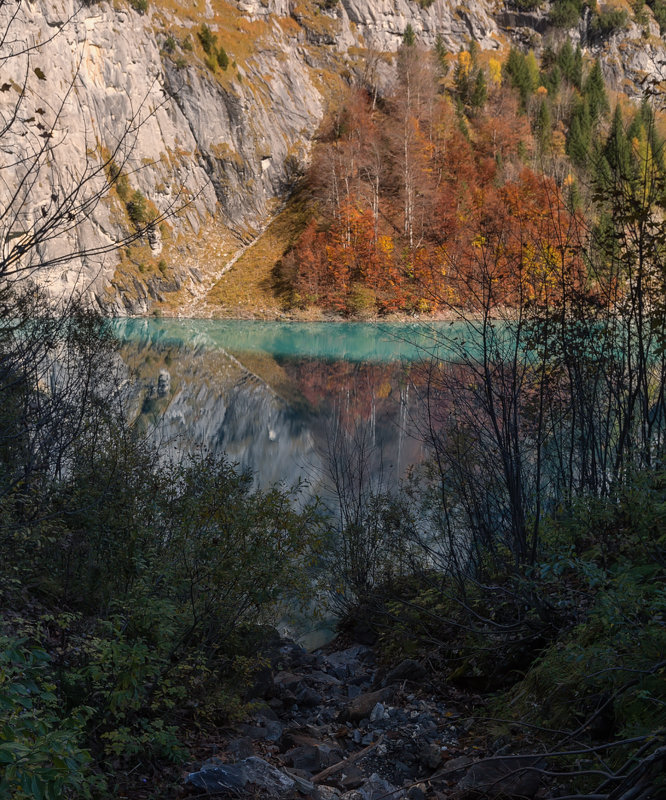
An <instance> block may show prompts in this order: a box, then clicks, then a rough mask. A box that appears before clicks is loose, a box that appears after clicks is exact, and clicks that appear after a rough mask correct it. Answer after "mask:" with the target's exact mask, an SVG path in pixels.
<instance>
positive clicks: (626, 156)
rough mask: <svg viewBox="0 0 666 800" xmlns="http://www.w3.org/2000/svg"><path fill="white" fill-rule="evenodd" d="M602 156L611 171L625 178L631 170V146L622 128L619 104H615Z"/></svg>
mask: <svg viewBox="0 0 666 800" xmlns="http://www.w3.org/2000/svg"><path fill="white" fill-rule="evenodd" d="M603 155H604V158H605V160H606V162H607V163H608V166H609V168H610V170H611V172H613V173H616V174H617V175H618V176H620V177H622V178H623V179H626V178H627V177H628V176H629V175H630V171H631V148H630V146H629V139H628V138H627V134H626V133H625V130H624V121H623V119H622V109H621V108H620V106H619V105H616V106H615V112H614V114H613V121H612V123H611V129H610V132H609V134H608V138H607V139H606V144H605V146H604V151H603Z"/></svg>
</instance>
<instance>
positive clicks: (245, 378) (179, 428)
mask: <svg viewBox="0 0 666 800" xmlns="http://www.w3.org/2000/svg"><path fill="white" fill-rule="evenodd" d="M151 355H152V356H153V357H154V355H155V353H154V351H153V352H152V353H151V351H148V352H147V353H146V354H145V355H144V357H143V358H141V359H140V361H139V363H138V367H137V369H138V372H139V381H140V382H141V383H142V384H143V393H144V394H145V395H146V398H145V399H144V401H143V405H142V408H141V411H140V412H139V417H140V418H142V419H143V421H144V422H145V423H147V424H149V425H150V426H151V427H152V428H153V437H154V439H155V440H156V441H157V442H158V444H159V445H160V447H161V448H162V449H163V453H164V454H165V456H173V457H178V456H179V455H180V454H181V453H183V452H192V451H194V450H198V449H208V450H210V451H212V452H214V453H216V454H222V453H226V454H227V455H228V457H229V459H230V460H231V461H233V462H236V463H237V464H238V466H239V467H240V468H241V469H249V470H251V471H252V472H254V473H255V483H256V485H257V486H262V487H266V486H270V485H271V484H273V483H284V484H285V485H287V486H291V485H293V484H295V483H297V482H298V480H299V479H300V478H306V479H308V480H310V481H311V482H313V483H316V482H317V480H318V477H319V475H320V473H321V464H320V459H319V457H318V455H317V454H316V452H315V446H314V440H313V437H312V433H311V432H310V430H309V429H308V427H307V425H306V423H305V421H304V420H302V419H299V418H298V416H297V415H296V414H295V413H294V411H293V410H292V409H291V408H290V407H289V405H288V404H287V403H286V402H285V401H284V400H282V399H281V398H280V397H278V395H276V394H275V392H274V391H273V390H272V389H271V388H270V387H269V386H268V385H267V384H266V383H264V382H263V381H262V380H261V379H259V378H258V377H256V376H255V375H253V374H252V373H250V372H248V371H246V370H245V369H244V368H243V367H242V366H241V365H240V364H239V363H238V362H236V360H235V359H233V358H232V357H230V356H227V354H226V353H224V352H223V351H222V352H220V351H217V352H208V353H196V352H194V353H193V352H188V353H181V354H180V355H179V357H178V360H177V362H176V359H174V361H173V362H172V364H171V366H170V372H168V371H167V370H164V369H162V370H160V371H159V376H158V378H157V388H156V390H155V378H154V377H152V376H151V375H150V370H151V366H150V363H149V361H150V356H151ZM156 397H157V398H161V402H160V401H159V400H155V398H156Z"/></svg>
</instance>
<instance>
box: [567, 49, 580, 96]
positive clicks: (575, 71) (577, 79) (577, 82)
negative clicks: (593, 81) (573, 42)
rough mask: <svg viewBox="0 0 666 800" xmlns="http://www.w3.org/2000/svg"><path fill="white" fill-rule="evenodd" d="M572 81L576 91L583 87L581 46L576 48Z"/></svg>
mask: <svg viewBox="0 0 666 800" xmlns="http://www.w3.org/2000/svg"><path fill="white" fill-rule="evenodd" d="M570 80H571V83H573V85H574V86H575V87H576V89H580V88H581V86H582V85H583V51H582V50H581V49H580V45H578V46H577V47H576V52H575V53H574V59H573V67H572V70H571V78H570Z"/></svg>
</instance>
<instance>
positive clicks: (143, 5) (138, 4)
mask: <svg viewBox="0 0 666 800" xmlns="http://www.w3.org/2000/svg"><path fill="white" fill-rule="evenodd" d="M129 3H130V5H131V6H132V8H133V9H134V10H135V11H138V12H139V14H145V13H146V11H148V0H129Z"/></svg>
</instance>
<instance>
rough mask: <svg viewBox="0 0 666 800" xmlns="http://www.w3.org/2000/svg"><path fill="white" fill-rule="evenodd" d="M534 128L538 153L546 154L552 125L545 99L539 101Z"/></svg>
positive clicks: (548, 148)
mask: <svg viewBox="0 0 666 800" xmlns="http://www.w3.org/2000/svg"><path fill="white" fill-rule="evenodd" d="M534 128H535V131H534V132H535V134H536V139H537V143H538V145H539V151H540V152H541V153H547V152H548V151H549V150H550V135H551V128H552V123H551V119H550V107H549V105H548V101H547V100H545V99H544V100H542V101H541V105H540V106H539V111H538V113H537V118H536V123H535V126H534Z"/></svg>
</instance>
